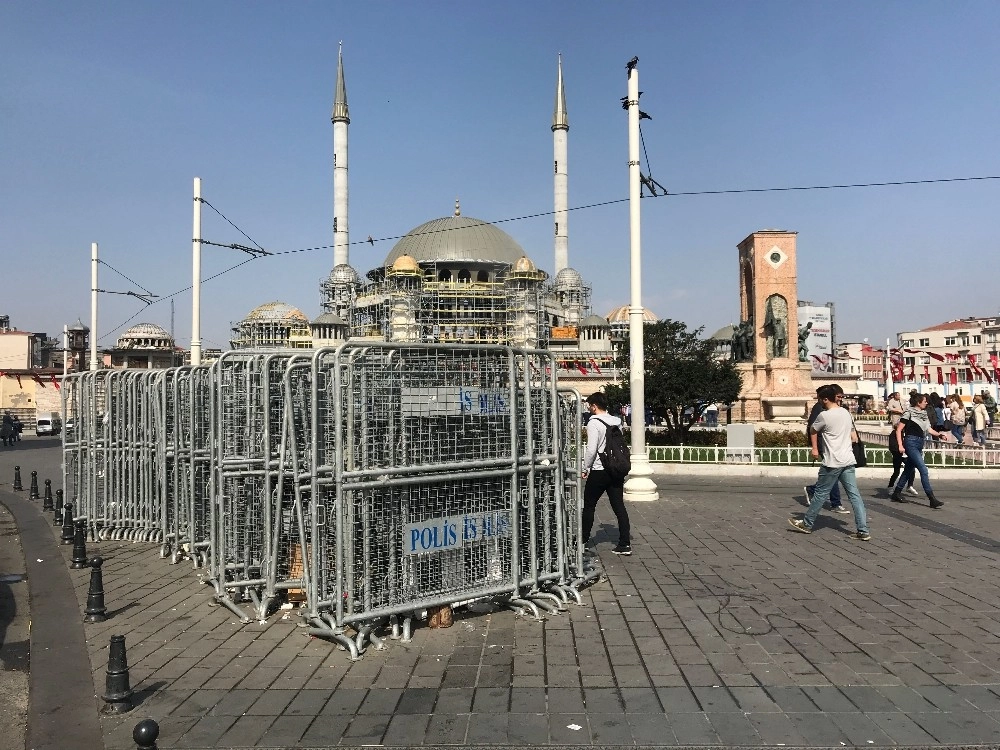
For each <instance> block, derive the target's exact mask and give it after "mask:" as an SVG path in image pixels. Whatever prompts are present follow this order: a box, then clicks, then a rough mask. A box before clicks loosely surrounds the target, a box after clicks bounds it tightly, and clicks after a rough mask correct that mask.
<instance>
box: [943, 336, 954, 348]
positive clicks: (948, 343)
mask: <svg viewBox="0 0 1000 750" xmlns="http://www.w3.org/2000/svg"><path fill="white" fill-rule="evenodd" d="M944 345H945V346H955V337H954V336H945V337H944Z"/></svg>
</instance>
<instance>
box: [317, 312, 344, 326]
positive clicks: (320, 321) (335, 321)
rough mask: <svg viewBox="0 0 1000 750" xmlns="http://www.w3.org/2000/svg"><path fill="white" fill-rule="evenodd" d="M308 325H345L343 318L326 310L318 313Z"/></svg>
mask: <svg viewBox="0 0 1000 750" xmlns="http://www.w3.org/2000/svg"><path fill="white" fill-rule="evenodd" d="M310 325H314V326H346V325H347V323H345V322H344V319H343V318H342V317H340V316H339V315H337V314H336V313H332V312H326V313H323V314H322V315H320V316H319V317H318V318H316V320H314V321H313V322H312V323H310Z"/></svg>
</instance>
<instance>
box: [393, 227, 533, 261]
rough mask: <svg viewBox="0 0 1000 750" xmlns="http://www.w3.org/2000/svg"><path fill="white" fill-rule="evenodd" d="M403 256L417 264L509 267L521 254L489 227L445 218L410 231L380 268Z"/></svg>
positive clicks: (503, 234) (507, 237)
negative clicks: (453, 263) (499, 265)
mask: <svg viewBox="0 0 1000 750" xmlns="http://www.w3.org/2000/svg"><path fill="white" fill-rule="evenodd" d="M403 255H409V256H411V257H412V258H413V259H414V260H415V261H416V262H417V263H432V262H435V261H438V262H439V261H466V262H473V263H475V262H480V263H483V262H485V263H505V264H507V265H511V266H513V265H514V264H515V263H517V261H518V259H519V258H521V257H522V256H523V255H524V250H523V249H522V248H521V246H520V245H519V244H517V242H515V241H514V238H513V237H511V236H510V235H509V234H507V233H506V232H504V231H503V230H501V229H497V227H495V226H493V225H492V224H489V223H487V222H485V221H481V220H480V219H473V218H472V217H470V216H445V217H444V218H441V219H433V220H431V221H428V222H425V223H423V224H421V225H420V226H418V227H415V228H414V229H411V230H410V231H409V232H408V233H407V234H406V236H405V237H403V238H402V239H401V240H400V241H399V242H397V243H396V244H395V245H394V246H393V248H392V250H391V251H390V252H389V254H388V255H387V256H386V258H385V264H384V265H385V266H386V267H390V266H392V265H393V264H394V263H395V262H396V261H397V260H398V259H399V258H400V257H402V256H403Z"/></svg>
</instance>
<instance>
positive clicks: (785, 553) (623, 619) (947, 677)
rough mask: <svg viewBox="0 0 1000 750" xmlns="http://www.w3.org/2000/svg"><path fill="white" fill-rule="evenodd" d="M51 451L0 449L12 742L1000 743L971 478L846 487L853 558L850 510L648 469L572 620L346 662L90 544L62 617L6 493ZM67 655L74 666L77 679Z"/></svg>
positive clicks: (21, 508) (457, 632)
mask: <svg viewBox="0 0 1000 750" xmlns="http://www.w3.org/2000/svg"><path fill="white" fill-rule="evenodd" d="M59 457H60V454H59V450H58V444H57V442H56V441H54V440H53V441H43V440H30V441H29V440H26V441H24V442H22V443H21V444H20V445H19V446H18V447H17V448H16V449H14V450H8V451H5V452H2V453H0V500H2V502H3V504H4V505H6V506H7V507H8V508H9V509H10V511H11V514H12V515H13V517H14V519H15V520H16V522H17V524H18V527H19V531H20V537H21V543H22V546H23V555H24V560H23V561H22V565H23V566H24V567H23V568H22V569H21V570H3V571H0V572H2V573H26V580H24V581H22V582H14V583H9V584H5V585H7V586H10V587H12V588H11V590H14V589H15V588H16V587H18V586H21V587H25V586H30V587H31V592H32V595H31V605H30V607H31V611H30V617H31V623H32V631H31V632H32V642H31V672H30V682H31V701H30V702H29V705H28V708H27V714H28V715H27V724H28V733H29V738H31V737H32V736H33V737H34V738H35V739H36V740H37V742H36V744H34V745H29V746H33V747H36V748H42V747H64V748H68V747H81V748H91V747H95V748H96V747H101V745H100V743H101V742H102V741H103V747H105V748H107V749H108V750H125V749H126V748H133V747H135V743H134V742H133V740H132V729H133V727H134V726H135V724H136V723H137V722H138V721H140V720H141V719H144V718H153V719H155V720H156V721H157V722H158V723H159V726H160V740H159V746H160V747H161V748H187V749H191V750H193V749H194V748H209V747H219V748H245V747H259V748H284V747H336V746H341V747H342V746H362V745H385V746H400V747H403V746H418V745H424V746H427V745H465V744H470V745H472V744H485V745H519V746H520V745H569V746H591V745H602V746H618V745H628V746H635V745H639V746H644V745H646V746H652V745H700V746H751V745H753V746H785V747H789V746H803V747H842V746H845V745H846V746H864V747H868V746H928V745H950V744H962V745H971V744H980V743H983V744H997V743H1000V585H998V580H997V576H996V563H997V559H998V558H997V555H998V552H1000V519H998V518H997V517H996V513H995V512H994V511H995V507H994V506H995V503H996V499H997V493H996V483H995V482H994V481H991V480H982V479H979V480H968V479H965V480H963V479H962V474H961V472H960V471H959V472H955V471H952V472H951V473H947V474H946V473H945V472H937V473H936V475H935V476H934V481H935V487H936V488H937V491H938V493H939V495H940V496H941V497H942V498H943V499H945V500H946V502H947V504H946V505H945V507H944V509H942V510H940V511H931V510H930V509H929V508H928V507H927V506H926V505H923V504H918V503H912V504H909V505H895V504H890V503H889V502H888V496H887V494H886V492H885V490H884V484H885V482H884V481H883V480H881V479H880V480H878V481H876V480H874V479H868V480H862V481H861V482H860V484H861V488H862V492H863V495H864V497H865V501H866V503H867V504H868V508H869V518H870V524H871V531H872V536H873V539H872V541H871V542H859V541H857V540H854V539H852V538H851V533H852V532H853V531H854V529H853V523H852V522H851V520H850V517H849V516H848V517H841V516H834V515H831V514H825V515H823V516H821V518H820V521H819V523H818V524H817V529H816V533H814V534H812V535H811V536H805V535H801V534H796V533H794V532H793V531H792V530H791V529H789V527H788V526H787V524H786V521H785V519H786V518H787V517H788V516H789V514H790V513H797V512H800V511H801V510H802V509H803V507H804V497H803V493H802V488H801V485H802V480H801V479H800V478H798V477H795V476H777V475H776V476H771V477H766V478H757V479H750V478H740V477H725V476H717V477H704V476H702V477H693V476H662V475H659V476H656V477H655V478H656V481H657V485H658V489H659V492H660V498H661V499H660V501H658V502H655V503H646V504H632V505H630V507H629V512H630V514H631V515H632V527H633V545H634V549H635V554H634V555H633V556H632V557H629V558H617V557H616V556H614V555H612V554H610V549H611V547H612V546H613V543H614V541H615V540H614V538H613V537H614V527H613V524H610V525H604V526H602V525H601V523H602V522H604V524H608V521H609V520H611V521H613V517H612V516H611V513H610V510H609V509H608V508H607V507H606V506H604V505H602V506H600V507H599V509H598V527H597V534H596V541H597V545H596V548H595V549H596V552H597V554H599V555H600V557H601V560H602V563H603V565H604V569H605V572H606V576H605V578H604V579H602V580H601V581H599V582H598V583H596V584H594V585H593V586H591V587H589V588H587V589H586V590H585V592H584V606H577V605H574V604H571V605H569V607H568V609H567V611H566V612H564V613H561V614H557V615H549V616H547V617H546V618H545V619H544V621H537V620H534V619H531V618H524V617H519V616H516V615H515V614H514V613H513V612H509V611H489V610H488V609H487V608H477V610H479V611H467V610H459V611H457V612H456V617H455V623H454V625H453V626H452V627H451V628H448V629H439V630H431V629H428V628H426V627H418V628H417V629H416V630H415V633H414V637H413V640H412V641H411V642H409V643H405V644H404V643H400V642H398V641H390V642H389V643H390V645H389V647H388V648H387V649H386V650H382V651H379V650H375V649H374V648H369V649H368V651H367V652H366V653H365V654H364V655H363V657H362V658H361V659H360V660H357V661H353V662H352V661H351V660H350V659H349V658H348V655H347V654H346V653H345V652H344V651H341V650H338V649H337V648H336V647H335V646H333V645H331V644H330V643H328V642H326V641H324V640H319V639H316V638H311V637H309V636H308V635H307V633H306V631H305V630H304V629H303V628H301V627H299V626H298V620H299V618H298V617H297V615H296V613H295V612H294V611H292V610H283V611H279V612H278V613H277V614H276V615H273V616H272V618H271V621H270V622H268V623H267V624H265V625H261V624H257V623H253V624H249V625H241V624H239V623H238V622H237V620H236V618H235V617H234V616H233V614H232V613H231V612H229V611H228V610H227V609H225V608H224V607H219V606H213V605H212V597H211V587H209V586H205V585H203V584H201V583H200V582H199V578H198V576H197V574H196V571H194V570H192V567H191V565H190V563H187V562H181V563H179V564H177V565H171V564H169V561H168V560H163V559H160V557H159V555H158V554H157V546H156V545H155V544H147V543H132V542H124V541H107V542H98V543H93V544H91V545H90V548H89V552H90V554H100V555H101V556H102V557H103V558H104V559H105V564H104V589H105V592H106V603H107V608H108V611H109V615H110V616H109V619H108V620H107V621H106V622H103V623H97V624H87V625H84V624H83V614H82V612H83V607H84V604H85V602H86V599H87V587H88V583H89V571H87V570H69V569H68V564H67V563H68V561H69V551H70V549H71V548H70V547H67V546H56V545H57V544H58V539H57V535H56V534H57V531H58V530H57V529H55V527H53V526H52V523H51V516H50V515H49V514H45V515H44V516H43V514H42V512H41V503H40V502H39V501H30V500H29V499H28V497H27V495H28V493H27V492H21V493H14V492H13V491H12V489H11V481H12V477H13V466H14V464H15V463H17V464H19V465H21V467H22V471H26V472H30V471H31V470H37V471H38V472H39V476H40V477H53V478H55V477H57V476H58V469H59ZM780 471H781V470H780V469H776V470H775V473H776V474H777V473H779V472H780ZM916 499H917V498H914V500H916ZM32 506H33V507H32ZM32 519H34V520H32ZM41 521H45V522H46V524H47V527H46V528H44V529H43V527H42V523H41ZM26 525H30V526H31V529H28V528H26ZM5 528H7V527H5ZM32 529H33V531H32ZM42 531H44V532H45V533H47V534H48V535H49V536H48V539H46V538H45V533H41V532H42ZM7 560H8V561H7V562H6V564H7V565H10V562H9V555H8V558H7ZM36 561H37V562H36ZM36 587H38V589H39V591H40V592H41V593H40V594H37V595H36ZM17 596H18V597H19V598H18V601H20V602H23V601H24V600H25V597H24V595H23V593H20V594H17ZM60 596H61V599H60V598H59V597H60ZM60 602H61V604H60ZM22 606H23V605H22ZM60 606H61V607H62V610H61V613H60V610H59V609H58V607H60ZM53 613H55V614H53ZM27 616H28V613H26V612H24V611H22V610H20V609H19V610H18V611H17V612H16V613H15V615H14V619H13V622H10V623H5V625H6V627H7V633H8V634H11V633H17V632H20V631H19V630H18V627H19V624H20V626H23V623H24V619H23V618H25V617H27ZM46 618H50V619H52V618H56V620H57V621H55V622H48V623H46V622H45V619H46ZM0 632H2V631H0ZM113 635H123V636H125V639H126V643H127V646H128V662H129V666H130V675H131V684H132V687H133V688H134V689H135V691H136V693H135V702H136V704H137V705H136V707H135V708H134V709H133V710H132V711H131V712H130V713H127V714H124V715H120V716H114V717H111V716H104V717H100V718H99V713H98V712H99V709H100V706H101V703H102V701H101V700H100V696H101V695H102V694H103V693H104V687H105V670H106V668H107V656H108V643H109V639H110V637H111V636H113ZM46 639H48V640H46ZM8 640H9V639H8ZM73 643H76V644H79V645H78V647H77V649H78V651H79V650H83V649H84V645H83V644H86V645H85V649H86V652H87V653H86V654H82V653H77V654H75V658H76V661H75V662H74V659H73V657H74V655H73V654H72V653H69V652H68V651H69V649H70V647H71V646H72V644H73ZM15 645H16V644H15ZM10 647H11V644H10V643H9V642H8V643H5V644H4V650H5V651H7V650H8V648H10ZM52 653H58V654H60V659H62V661H60V662H59V663H58V665H54V664H52V662H51V661H50V659H51V656H50V654H52ZM87 657H89V658H87ZM88 668H89V670H90V673H89V674H87V673H86V670H87V669H88ZM42 701H44V702H42ZM46 727H49V728H48V729H46ZM66 736H70V737H72V738H74V739H72V740H69V741H67V740H66V739H65V737H66ZM4 741H11V740H10V737H7V738H5V740H4ZM0 746H3V742H0ZM10 746H11V747H17V746H18V745H17V744H16V742H15V743H14V744H11V745H10Z"/></svg>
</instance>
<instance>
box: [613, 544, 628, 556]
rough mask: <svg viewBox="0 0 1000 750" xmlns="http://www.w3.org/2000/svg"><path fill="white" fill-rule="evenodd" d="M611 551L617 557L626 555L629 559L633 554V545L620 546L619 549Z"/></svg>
mask: <svg viewBox="0 0 1000 750" xmlns="http://www.w3.org/2000/svg"><path fill="white" fill-rule="evenodd" d="M611 551H612V552H614V553H615V554H616V555H624V556H625V557H628V556H629V555H631V554H632V545H631V544H619V545H618V546H617V547H615V548H614V549H613V550H611Z"/></svg>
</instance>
